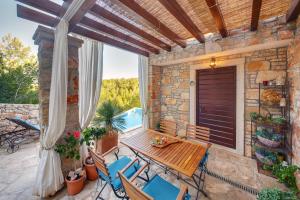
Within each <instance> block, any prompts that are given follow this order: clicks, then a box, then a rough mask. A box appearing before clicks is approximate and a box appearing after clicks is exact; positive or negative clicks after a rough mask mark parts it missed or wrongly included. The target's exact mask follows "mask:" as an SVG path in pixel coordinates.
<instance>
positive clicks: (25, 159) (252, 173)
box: [0, 133, 284, 200]
mask: <svg viewBox="0 0 300 200" xmlns="http://www.w3.org/2000/svg"><path fill="white" fill-rule="evenodd" d="M131 134H134V133H131ZM127 136H128V135H127ZM122 137H126V136H125V135H123V136H122ZM38 150H39V144H38V143H31V144H27V145H23V146H22V148H21V149H20V150H19V151H18V152H16V153H14V154H7V153H6V152H5V151H3V150H1V151H0V200H2V199H3V200H11V199H18V200H22V199H26V200H27V199H39V198H38V197H34V196H32V185H33V184H34V179H35V173H36V168H37V164H38ZM120 155H127V156H131V157H133V155H132V152H130V150H129V149H128V148H126V147H124V146H121V147H120ZM106 159H107V161H108V162H111V161H112V160H113V159H114V157H113V156H112V155H109V156H108V157H107V158H106ZM208 169H209V170H210V171H213V172H215V173H217V174H219V175H222V176H225V177H227V178H230V179H231V180H234V181H237V182H240V183H242V184H244V185H247V186H250V187H253V188H255V189H258V190H260V189H261V188H264V187H280V188H284V186H282V185H281V184H279V183H277V182H276V180H275V179H273V178H270V177H267V176H264V175H261V174H258V173H257V169H256V162H255V161H254V160H252V159H249V158H245V157H242V156H239V155H236V154H233V153H230V152H228V151H224V150H223V149H219V148H216V147H213V148H211V150H210V157H209V161H208ZM155 173H158V174H160V175H161V176H162V177H163V178H165V179H167V180H169V181H170V182H172V183H173V184H175V185H179V184H180V182H179V181H178V180H177V179H176V177H174V176H172V175H170V174H167V175H166V174H165V173H164V170H163V169H161V168H159V167H157V166H155V165H152V166H151V173H150V175H153V174H155ZM205 191H206V192H207V193H208V195H209V197H208V198H204V196H203V195H202V196H200V199H205V200H206V199H212V200H219V199H222V200H223V199H224V200H227V199H228V200H232V199H238V200H244V199H245V200H248V199H249V200H250V199H256V198H255V196H254V195H251V194H250V193H248V192H245V191H243V190H240V189H238V188H236V187H233V186H231V185H230V184H228V183H225V182H223V181H221V180H219V179H216V178H214V177H211V176H206V182H205ZM189 192H190V193H191V195H192V197H193V198H192V199H195V190H194V189H193V188H191V187H189ZM96 194H97V193H96V181H94V182H87V183H86V185H85V188H84V190H83V191H82V192H81V193H80V194H78V195H76V196H73V197H70V196H68V195H67V194H66V190H65V189H63V190H62V191H60V192H58V193H57V194H56V195H55V197H52V198H50V199H55V200H56V199H57V200H58V199H65V200H68V199H75V200H77V199H78V200H81V199H82V200H83V199H84V200H90V199H91V200H92V199H95V196H96ZM102 197H103V198H104V199H109V200H113V199H116V198H115V197H114V194H113V193H112V191H111V190H110V188H109V187H107V188H106V189H105V190H104V192H103V195H102Z"/></svg>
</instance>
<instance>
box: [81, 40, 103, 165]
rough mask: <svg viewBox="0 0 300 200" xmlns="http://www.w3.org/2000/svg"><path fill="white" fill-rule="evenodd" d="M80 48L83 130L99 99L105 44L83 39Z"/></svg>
mask: <svg viewBox="0 0 300 200" xmlns="http://www.w3.org/2000/svg"><path fill="white" fill-rule="evenodd" d="M83 41H84V43H83V45H82V47H81V48H80V49H79V122H80V127H81V130H83V129H85V128H86V127H87V126H88V125H89V124H90V122H91V120H92V118H93V116H94V114H95V112H96V108H97V103H98V101H99V97H100V92H101V83H102V74H103V73H102V72H103V44H102V43H101V42H97V41H94V40H90V39H83ZM80 151H81V152H80V154H81V159H85V157H86V156H87V146H86V145H85V143H83V145H82V146H81V149H80Z"/></svg>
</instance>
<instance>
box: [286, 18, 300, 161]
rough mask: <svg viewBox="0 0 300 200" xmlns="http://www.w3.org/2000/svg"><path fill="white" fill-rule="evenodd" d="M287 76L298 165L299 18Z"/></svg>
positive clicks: (290, 50)
mask: <svg viewBox="0 0 300 200" xmlns="http://www.w3.org/2000/svg"><path fill="white" fill-rule="evenodd" d="M288 78H289V81H290V108H291V113H290V117H291V128H292V149H293V157H292V161H293V164H296V165H298V166H300V18H298V20H297V30H296V36H295V39H294V40H293V42H291V44H290V45H289V48H288Z"/></svg>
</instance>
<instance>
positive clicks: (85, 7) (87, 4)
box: [69, 0, 97, 32]
mask: <svg viewBox="0 0 300 200" xmlns="http://www.w3.org/2000/svg"><path fill="white" fill-rule="evenodd" d="M96 1H97V0H85V1H84V2H83V3H82V5H81V6H80V8H79V9H78V10H77V12H76V14H75V15H74V16H73V17H72V18H71V19H70V22H69V24H70V25H69V32H71V31H72V30H73V29H74V27H75V26H76V25H77V24H78V23H79V22H80V20H81V19H82V18H83V17H84V15H85V14H86V13H87V12H88V11H89V10H90V9H91V8H92V7H93V6H94V5H95V3H96Z"/></svg>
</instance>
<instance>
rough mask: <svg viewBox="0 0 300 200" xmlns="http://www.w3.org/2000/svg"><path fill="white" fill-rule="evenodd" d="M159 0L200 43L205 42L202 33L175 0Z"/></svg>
mask: <svg viewBox="0 0 300 200" xmlns="http://www.w3.org/2000/svg"><path fill="white" fill-rule="evenodd" d="M159 2H160V3H161V4H162V5H163V6H164V7H165V8H166V9H167V10H168V11H169V12H170V13H171V14H172V15H173V16H174V17H175V18H176V19H177V20H178V21H179V22H180V23H181V24H182V25H183V26H184V27H185V28H186V29H187V30H188V31H189V32H190V33H191V34H192V35H193V36H194V37H195V38H196V39H197V40H198V41H199V42H201V43H204V42H205V38H204V35H203V33H202V32H201V31H200V30H199V29H198V27H197V26H196V25H195V24H194V22H193V21H192V20H191V18H190V17H189V16H188V15H187V14H186V12H185V11H184V10H183V9H182V7H181V6H180V5H179V4H178V2H177V1H176V0H159Z"/></svg>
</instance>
